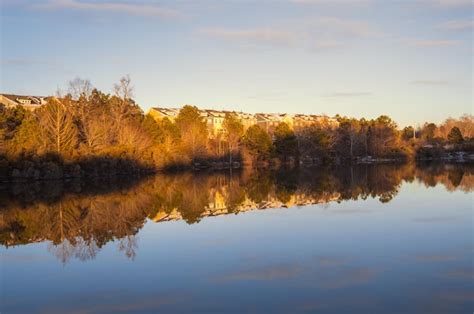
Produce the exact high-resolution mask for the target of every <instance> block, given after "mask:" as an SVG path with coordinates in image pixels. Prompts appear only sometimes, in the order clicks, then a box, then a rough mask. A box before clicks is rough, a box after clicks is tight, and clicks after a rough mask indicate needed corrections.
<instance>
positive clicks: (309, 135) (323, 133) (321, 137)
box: [298, 126, 331, 159]
mask: <svg viewBox="0 0 474 314" xmlns="http://www.w3.org/2000/svg"><path fill="white" fill-rule="evenodd" d="M330 144H331V136H330V132H329V130H327V129H322V128H320V127H319V126H310V127H308V128H304V129H303V130H302V131H301V132H300V133H299V134H298V145H299V148H298V150H299V153H300V154H301V155H302V156H304V157H319V158H321V159H326V158H327V157H328V156H329V149H330Z"/></svg>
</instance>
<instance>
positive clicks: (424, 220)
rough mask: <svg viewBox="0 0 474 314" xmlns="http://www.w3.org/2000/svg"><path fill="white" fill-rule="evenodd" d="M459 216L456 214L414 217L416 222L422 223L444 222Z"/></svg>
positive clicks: (454, 219)
mask: <svg viewBox="0 0 474 314" xmlns="http://www.w3.org/2000/svg"><path fill="white" fill-rule="evenodd" d="M456 220H457V217H454V216H436V217H419V218H415V219H413V221H414V222H420V223H443V222H454V221H456Z"/></svg>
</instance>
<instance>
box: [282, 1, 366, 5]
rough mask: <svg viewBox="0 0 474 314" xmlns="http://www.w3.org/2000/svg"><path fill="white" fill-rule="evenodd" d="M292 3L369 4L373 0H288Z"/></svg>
mask: <svg viewBox="0 0 474 314" xmlns="http://www.w3.org/2000/svg"><path fill="white" fill-rule="evenodd" d="M290 2H292V3H299V4H338V5H341V4H370V3H373V2H374V0H290Z"/></svg>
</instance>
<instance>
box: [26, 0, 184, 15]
mask: <svg viewBox="0 0 474 314" xmlns="http://www.w3.org/2000/svg"><path fill="white" fill-rule="evenodd" d="M31 8H32V9H37V10H49V11H56V10H75V11H85V12H91V11H95V12H114V13H124V14H133V15H141V16H156V17H176V16H178V15H179V12H178V11H176V10H172V9H166V8H162V7H160V6H157V5H152V4H146V3H137V2H130V3H124V2H117V1H110V2H99V3H97V2H86V1H80V0H50V1H48V2H46V3H40V4H33V5H31Z"/></svg>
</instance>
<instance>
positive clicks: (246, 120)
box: [235, 112, 257, 132]
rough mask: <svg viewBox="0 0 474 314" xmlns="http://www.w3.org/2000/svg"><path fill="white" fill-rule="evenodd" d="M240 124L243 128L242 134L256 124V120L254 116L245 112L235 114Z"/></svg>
mask: <svg viewBox="0 0 474 314" xmlns="http://www.w3.org/2000/svg"><path fill="white" fill-rule="evenodd" d="M235 114H236V115H237V117H238V118H239V120H240V122H241V123H242V125H243V126H244V132H245V131H247V129H248V128H250V127H251V126H252V125H255V124H257V118H256V117H255V115H253V114H250V113H245V112H235Z"/></svg>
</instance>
